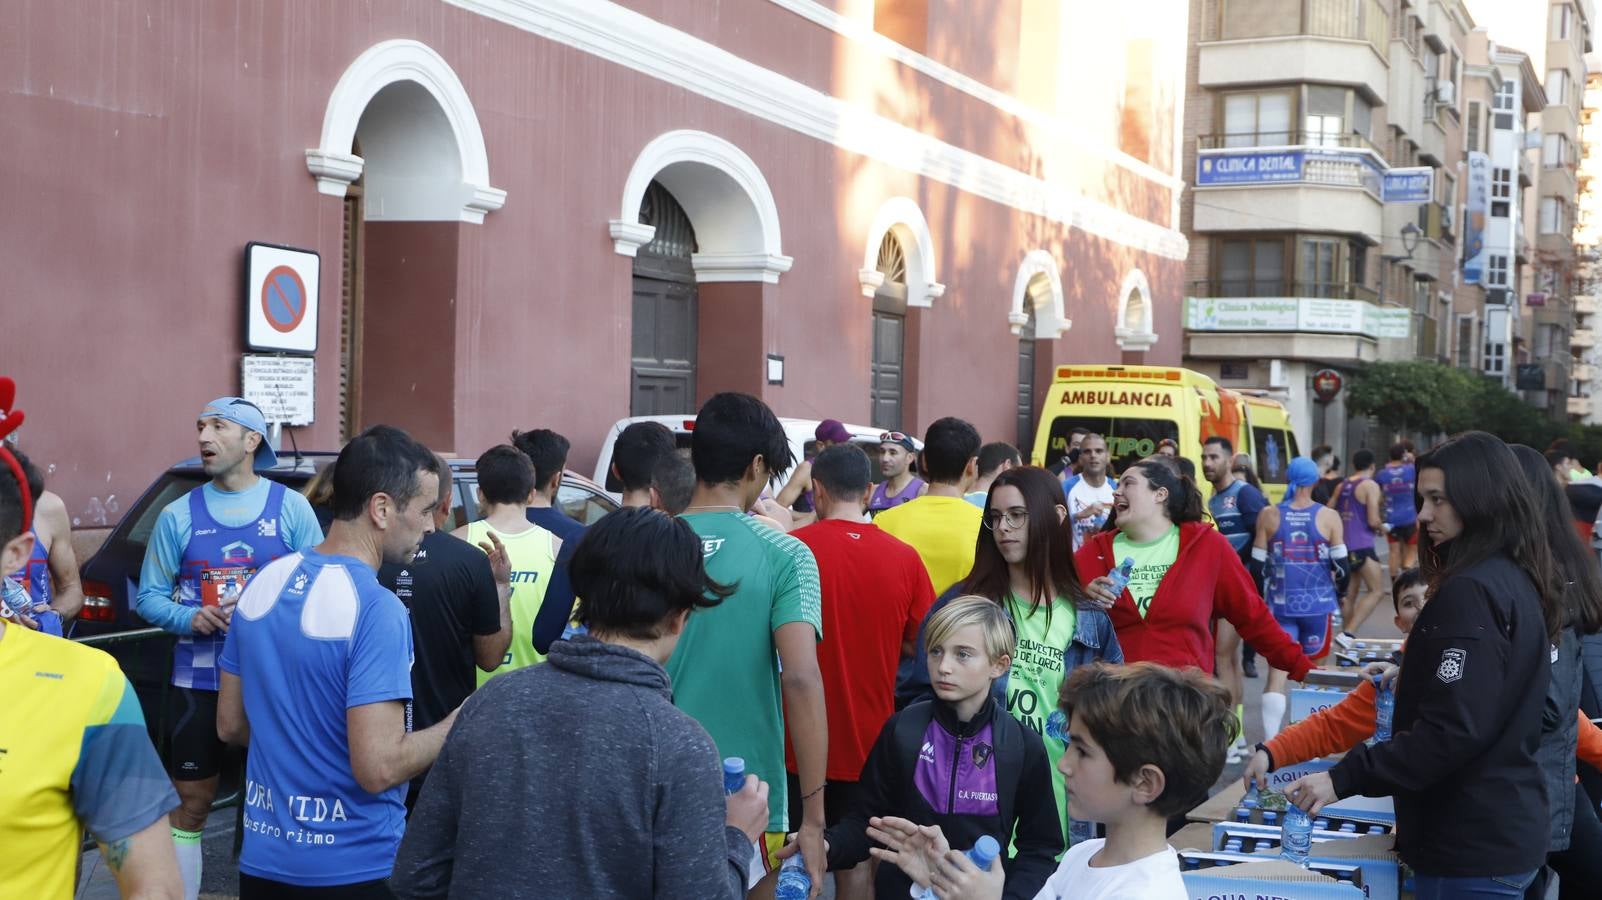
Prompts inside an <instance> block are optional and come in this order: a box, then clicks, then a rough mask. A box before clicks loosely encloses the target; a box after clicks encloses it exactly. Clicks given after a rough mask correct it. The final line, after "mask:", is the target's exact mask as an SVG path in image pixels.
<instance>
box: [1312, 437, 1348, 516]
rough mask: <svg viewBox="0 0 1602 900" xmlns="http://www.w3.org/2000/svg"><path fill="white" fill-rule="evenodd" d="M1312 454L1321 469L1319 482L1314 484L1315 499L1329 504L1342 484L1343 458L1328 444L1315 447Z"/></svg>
mask: <svg viewBox="0 0 1602 900" xmlns="http://www.w3.org/2000/svg"><path fill="white" fill-rule="evenodd" d="M1311 456H1312V458H1313V462H1315V463H1318V471H1319V476H1318V484H1316V485H1314V486H1313V501H1314V502H1316V503H1325V504H1327V503H1329V498H1331V497H1333V496H1335V490H1336V489H1337V488H1339V487H1340V486H1341V458H1340V457H1339V456H1336V455H1335V452H1334V451H1333V450H1331V449H1330V447H1329V445H1328V444H1320V445H1319V446H1317V447H1314V448H1313V452H1312V454H1311Z"/></svg>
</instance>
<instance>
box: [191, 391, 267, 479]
mask: <svg viewBox="0 0 1602 900" xmlns="http://www.w3.org/2000/svg"><path fill="white" fill-rule="evenodd" d="M196 418H201V419H209V418H218V419H227V420H228V421H230V422H233V423H234V424H236V425H238V426H240V427H241V428H245V429H248V430H250V431H254V432H256V433H257V434H259V435H261V443H260V444H257V445H256V460H255V466H256V468H258V469H271V468H272V467H273V466H276V465H278V454H277V453H274V452H273V448H272V445H271V444H269V443H268V442H267V417H266V416H264V415H262V412H261V409H260V407H258V406H256V404H254V403H252V402H250V401H249V400H246V399H245V398H243V397H218V398H217V399H216V400H213V401H211V402H210V403H208V404H206V408H205V409H203V410H201V411H200V415H199V416H197V417H196Z"/></svg>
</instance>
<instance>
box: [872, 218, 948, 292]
mask: <svg viewBox="0 0 1602 900" xmlns="http://www.w3.org/2000/svg"><path fill="white" fill-rule="evenodd" d="M892 231H893V232H895V235H896V239H897V240H899V241H900V242H901V251H902V253H903V254H905V256H906V260H907V305H908V306H922V307H929V306H932V305H933V304H934V300H935V298H936V297H939V296H941V295H943V294H945V292H946V286H945V285H943V284H941V283H940V282H939V281H937V280H936V277H935V272H936V266H935V262H936V261H935V250H934V238H933V237H932V236H931V235H930V234H929V223H928V221H927V220H925V219H924V217H923V210H921V209H919V208H918V204H917V203H916V202H915V201H913V200H912V198H910V197H891V198H890V199H889V200H886V201H885V202H884V205H883V206H880V207H879V212H878V213H877V214H875V215H874V217H873V223H872V224H871V225H869V226H868V243H867V245H866V247H865V248H864V249H863V253H862V268H861V269H859V270H857V281H858V282H859V283H860V284H861V285H862V296H864V297H870V298H871V297H872V296H873V294H874V292H875V291H877V290H878V289H879V286H880V285H882V284H884V273H883V272H881V271H879V245H880V244H883V243H884V236H885V235H886V234H889V233H891V232H892Z"/></svg>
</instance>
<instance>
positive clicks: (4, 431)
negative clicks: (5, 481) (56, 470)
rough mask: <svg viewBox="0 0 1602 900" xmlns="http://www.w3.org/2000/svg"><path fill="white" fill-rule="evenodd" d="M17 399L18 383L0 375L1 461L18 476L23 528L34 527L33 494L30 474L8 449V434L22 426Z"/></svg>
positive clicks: (25, 529)
mask: <svg viewBox="0 0 1602 900" xmlns="http://www.w3.org/2000/svg"><path fill="white" fill-rule="evenodd" d="M16 399H17V383H16V382H15V381H12V380H11V379H10V378H7V377H5V376H4V375H0V461H3V462H4V463H5V464H6V468H8V469H10V470H11V474H12V475H14V476H16V479H17V488H18V492H19V493H20V494H22V530H23V531H27V530H28V529H29V528H31V527H33V496H32V495H31V494H29V493H28V476H27V473H25V472H23V471H22V463H20V462H18V461H17V458H16V457H15V456H13V455H12V454H11V451H10V450H8V449H6V443H5V441H6V436H7V435H9V434H11V433H12V432H13V431H16V430H17V429H18V428H20V427H22V410H20V409H16V408H14V407H13V406H12V404H13V402H15V401H16Z"/></svg>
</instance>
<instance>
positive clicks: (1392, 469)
mask: <svg viewBox="0 0 1602 900" xmlns="http://www.w3.org/2000/svg"><path fill="white" fill-rule="evenodd" d="M1417 479H1418V473H1417V472H1416V471H1415V470H1414V468H1413V464H1412V463H1402V464H1401V465H1387V466H1385V467H1384V468H1382V469H1380V470H1379V471H1378V472H1375V473H1374V480H1375V481H1376V482H1378V483H1379V486H1380V490H1382V491H1384V492H1385V524H1387V525H1389V526H1391V527H1392V528H1403V527H1405V526H1408V525H1411V524H1413V523H1414V522H1417V521H1418V507H1416V506H1414V505H1413V485H1414V483H1415V481H1416V480H1417Z"/></svg>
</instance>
